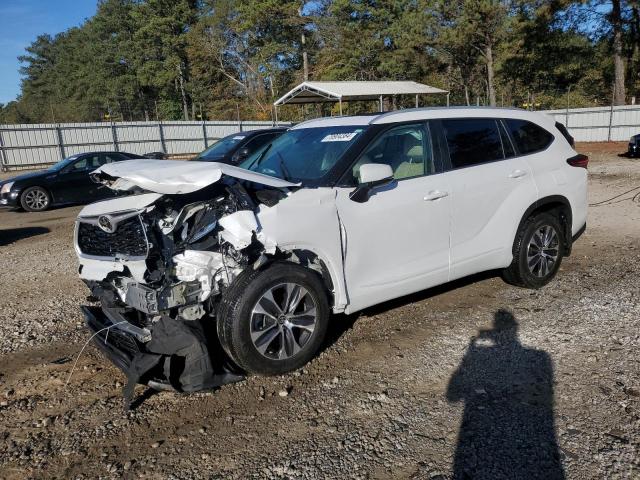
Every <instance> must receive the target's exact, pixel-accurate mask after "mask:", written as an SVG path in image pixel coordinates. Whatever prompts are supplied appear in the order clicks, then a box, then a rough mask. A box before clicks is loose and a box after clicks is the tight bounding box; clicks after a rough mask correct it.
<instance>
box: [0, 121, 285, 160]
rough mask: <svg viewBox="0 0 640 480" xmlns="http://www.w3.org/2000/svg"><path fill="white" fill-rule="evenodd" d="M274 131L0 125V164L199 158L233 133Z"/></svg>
mask: <svg viewBox="0 0 640 480" xmlns="http://www.w3.org/2000/svg"><path fill="white" fill-rule="evenodd" d="M280 125H288V124H286V123H285V124H282V123H280ZM272 126H273V124H272V122H268V121H267V122H264V121H242V122H237V121H215V120H214V121H206V122H122V123H120V122H119V123H60V124H50V123H45V124H33V125H0V164H1V166H2V170H3V171H6V170H13V169H20V168H34V167H39V166H44V165H49V164H52V163H56V162H58V161H59V160H62V159H63V158H65V157H68V156H70V155H73V154H76V153H81V152H88V151H126V152H130V153H137V154H144V153H149V152H163V153H168V154H189V153H197V152H201V151H202V150H204V149H205V148H207V147H208V146H209V145H211V144H212V143H213V142H215V141H216V140H218V139H220V138H222V137H225V136H227V135H230V134H232V133H237V132H242V131H247V130H256V129H264V128H270V127H272Z"/></svg>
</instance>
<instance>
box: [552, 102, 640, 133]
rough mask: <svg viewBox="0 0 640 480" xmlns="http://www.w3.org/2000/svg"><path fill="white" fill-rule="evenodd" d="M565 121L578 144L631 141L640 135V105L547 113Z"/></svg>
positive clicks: (559, 120) (560, 120) (572, 109)
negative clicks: (633, 137) (634, 136)
mask: <svg viewBox="0 0 640 480" xmlns="http://www.w3.org/2000/svg"><path fill="white" fill-rule="evenodd" d="M542 113H546V114H548V115H551V116H552V117H554V118H555V119H556V121H558V122H562V123H563V124H565V126H566V127H567V128H568V130H569V132H570V133H571V135H573V137H574V138H575V139H576V141H577V142H607V141H627V140H629V138H630V137H632V136H633V135H637V134H638V133H640V105H625V106H620V107H613V109H612V108H611V107H592V108H570V109H568V110H567V109H563V110H545V111H543V112H542Z"/></svg>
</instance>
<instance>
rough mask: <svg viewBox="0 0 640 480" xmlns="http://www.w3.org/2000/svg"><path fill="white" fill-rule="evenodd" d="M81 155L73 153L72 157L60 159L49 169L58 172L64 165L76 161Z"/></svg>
mask: <svg viewBox="0 0 640 480" xmlns="http://www.w3.org/2000/svg"><path fill="white" fill-rule="evenodd" d="M79 157H80V155H71V156H70V157H67V158H65V159H64V160H60V161H59V162H58V163H56V164H55V165H51V166H50V167H49V168H48V170H51V171H53V172H57V171H60V170H62V169H63V168H64V167H66V166H67V165H70V164H72V163H73V162H75V161H76V160H77V159H78V158H79Z"/></svg>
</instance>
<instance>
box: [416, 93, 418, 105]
mask: <svg viewBox="0 0 640 480" xmlns="http://www.w3.org/2000/svg"><path fill="white" fill-rule="evenodd" d="M416 108H418V94H417V93H416Z"/></svg>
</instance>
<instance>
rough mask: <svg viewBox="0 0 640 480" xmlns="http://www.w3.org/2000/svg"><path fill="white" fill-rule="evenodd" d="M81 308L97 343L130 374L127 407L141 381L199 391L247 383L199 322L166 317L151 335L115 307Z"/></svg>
mask: <svg viewBox="0 0 640 480" xmlns="http://www.w3.org/2000/svg"><path fill="white" fill-rule="evenodd" d="M81 309H82V312H83V313H84V316H85V321H86V323H87V326H88V327H89V329H90V330H91V331H92V333H93V334H94V335H95V336H94V337H93V338H94V343H95V345H96V346H97V347H98V348H99V349H100V350H101V351H102V352H103V353H104V354H105V355H106V356H107V357H108V358H109V359H110V360H111V361H112V362H113V363H114V364H115V365H116V366H117V367H118V368H120V369H121V370H122V371H123V372H124V373H125V375H126V376H127V385H126V386H125V387H124V391H123V395H124V400H125V408H126V409H129V408H130V406H131V400H132V399H133V391H134V388H135V386H136V384H138V383H142V384H149V383H152V384H158V383H160V384H165V385H171V387H173V389H175V390H177V391H180V392H196V391H199V390H207V389H212V388H216V387H220V386H222V385H225V384H227V383H234V382H238V381H240V380H243V379H244V376H243V375H240V374H238V373H235V369H234V366H233V365H232V364H231V362H230V361H229V359H228V357H227V356H226V354H225V353H224V352H223V350H222V348H221V347H220V346H219V345H218V344H217V343H215V342H208V341H207V337H206V336H205V333H204V330H203V328H202V325H201V323H200V322H199V321H181V320H175V319H172V318H169V317H164V316H163V317H161V319H160V320H159V321H157V322H156V323H154V324H153V326H152V327H151V329H150V332H149V331H148V330H146V329H141V328H140V327H137V326H135V325H132V324H131V323H129V322H128V321H127V320H126V319H124V317H118V313H117V311H114V310H112V309H109V310H103V309H102V308H99V307H89V306H82V307H81ZM147 339H148V341H146V340H147ZM216 340H217V338H216ZM210 343H214V344H213V345H211V344H210Z"/></svg>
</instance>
